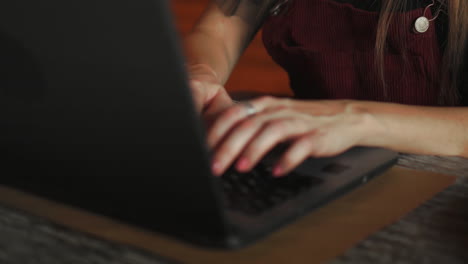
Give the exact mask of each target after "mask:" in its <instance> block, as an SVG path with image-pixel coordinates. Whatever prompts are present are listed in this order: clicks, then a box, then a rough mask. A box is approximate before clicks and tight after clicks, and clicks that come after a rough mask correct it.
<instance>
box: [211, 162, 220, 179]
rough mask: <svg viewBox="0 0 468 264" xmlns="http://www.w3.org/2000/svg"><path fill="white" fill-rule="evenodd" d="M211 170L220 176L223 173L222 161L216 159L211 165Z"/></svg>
mask: <svg viewBox="0 0 468 264" xmlns="http://www.w3.org/2000/svg"><path fill="white" fill-rule="evenodd" d="M211 172H212V173H213V174H214V175H215V176H219V175H220V174H221V162H219V161H214V162H213V164H212V165H211Z"/></svg>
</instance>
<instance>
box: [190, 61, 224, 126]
mask: <svg viewBox="0 0 468 264" xmlns="http://www.w3.org/2000/svg"><path fill="white" fill-rule="evenodd" d="M188 72H189V79H190V88H191V91H192V96H193V99H194V101H195V106H196V108H197V111H198V112H199V113H201V114H202V115H203V117H204V118H205V120H209V119H213V118H214V117H215V116H216V115H218V114H219V113H221V112H222V111H224V110H225V109H226V108H228V107H230V106H231V105H232V104H233V101H232V99H231V98H230V97H229V95H228V93H227V92H226V90H225V89H224V87H223V86H222V85H221V84H220V82H219V80H218V77H217V75H216V72H215V71H213V70H212V69H211V68H210V67H209V66H208V65H205V64H196V65H190V66H188Z"/></svg>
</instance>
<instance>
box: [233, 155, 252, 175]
mask: <svg viewBox="0 0 468 264" xmlns="http://www.w3.org/2000/svg"><path fill="white" fill-rule="evenodd" d="M236 168H237V170H238V171H240V172H244V171H246V170H248V169H249V168H250V161H249V160H248V159H247V158H240V159H239V161H238V162H237V164H236Z"/></svg>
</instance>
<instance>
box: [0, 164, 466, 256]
mask: <svg viewBox="0 0 468 264" xmlns="http://www.w3.org/2000/svg"><path fill="white" fill-rule="evenodd" d="M399 165H400V166H403V167H409V168H416V169H423V170H429V171H434V172H442V173H446V174H452V175H456V176H458V178H457V181H456V184H454V185H453V186H451V187H449V188H448V189H446V190H445V191H443V192H442V193H440V194H438V195H436V196H435V197H434V198H433V199H431V200H429V201H427V202H425V203H424V204H423V205H421V206H420V207H419V208H417V209H416V210H414V211H413V212H411V213H410V214H408V215H406V216H405V217H403V218H402V219H401V220H399V221H398V222H396V223H395V224H393V225H390V226H388V227H386V228H384V229H383V230H381V231H379V232H377V233H375V234H373V235H371V236H370V237H368V238H367V239H366V240H364V241H363V242H361V243H359V244H358V245H356V246H355V247H354V248H352V249H350V250H349V251H348V252H346V253H345V254H343V255H342V256H340V257H339V258H337V259H335V260H333V261H331V263H334V264H338V263H468V177H466V176H467V175H468V160H467V159H462V158H446V157H428V156H414V155H401V157H400V160H399ZM0 195H1V194H0ZM0 263H2V264H4V263H5V264H9V263H20V264H29V263H34V264H42V263H44V264H45V263H47V264H54V263H79V264H81V263H83V264H84V263H93V264H101V263H102V264H104V263H106V264H108V263H115V264H125V263H129V264H130V263H131V264H149V263H154V264H159V263H173V262H172V261H170V260H166V259H163V258H160V257H158V256H155V255H152V254H150V253H147V252H145V251H143V250H140V249H137V248H133V247H130V246H126V245H120V244H117V243H113V242H109V241H104V240H102V239H99V238H96V237H91V236H89V235H85V234H83V233H81V232H78V231H75V230H70V229H68V228H65V227H63V226H59V225H56V224H54V223H52V222H50V221H48V220H45V219H42V218H39V217H37V216H33V215H30V214H27V213H24V212H20V211H17V210H15V209H11V208H6V207H3V206H0Z"/></svg>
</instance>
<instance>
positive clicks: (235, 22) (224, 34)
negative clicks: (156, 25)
mask: <svg viewBox="0 0 468 264" xmlns="http://www.w3.org/2000/svg"><path fill="white" fill-rule="evenodd" d="M248 31H249V26H248V25H247V24H246V23H245V22H244V21H242V20H241V19H240V18H239V17H236V16H226V15H225V14H224V13H223V12H222V11H221V10H220V8H219V6H218V5H217V4H216V3H212V4H210V6H209V7H208V8H207V10H206V11H205V13H204V14H203V15H202V17H201V18H200V21H199V22H198V23H197V24H196V25H195V27H194V28H193V30H192V31H191V32H190V33H189V34H188V35H187V37H186V38H185V47H186V53H187V54H186V55H187V63H188V66H189V71H191V73H194V72H195V73H196V72H197V71H202V72H203V71H209V72H212V73H213V75H214V76H216V78H217V81H218V82H219V83H220V84H224V83H225V82H226V81H227V79H228V77H229V75H230V74H231V72H232V69H233V68H234V66H235V64H236V63H237V61H238V59H239V57H240V55H241V53H242V51H243V48H244V46H245V41H246V39H247V35H248ZM190 67H191V68H190ZM192 71H194V72H192Z"/></svg>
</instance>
